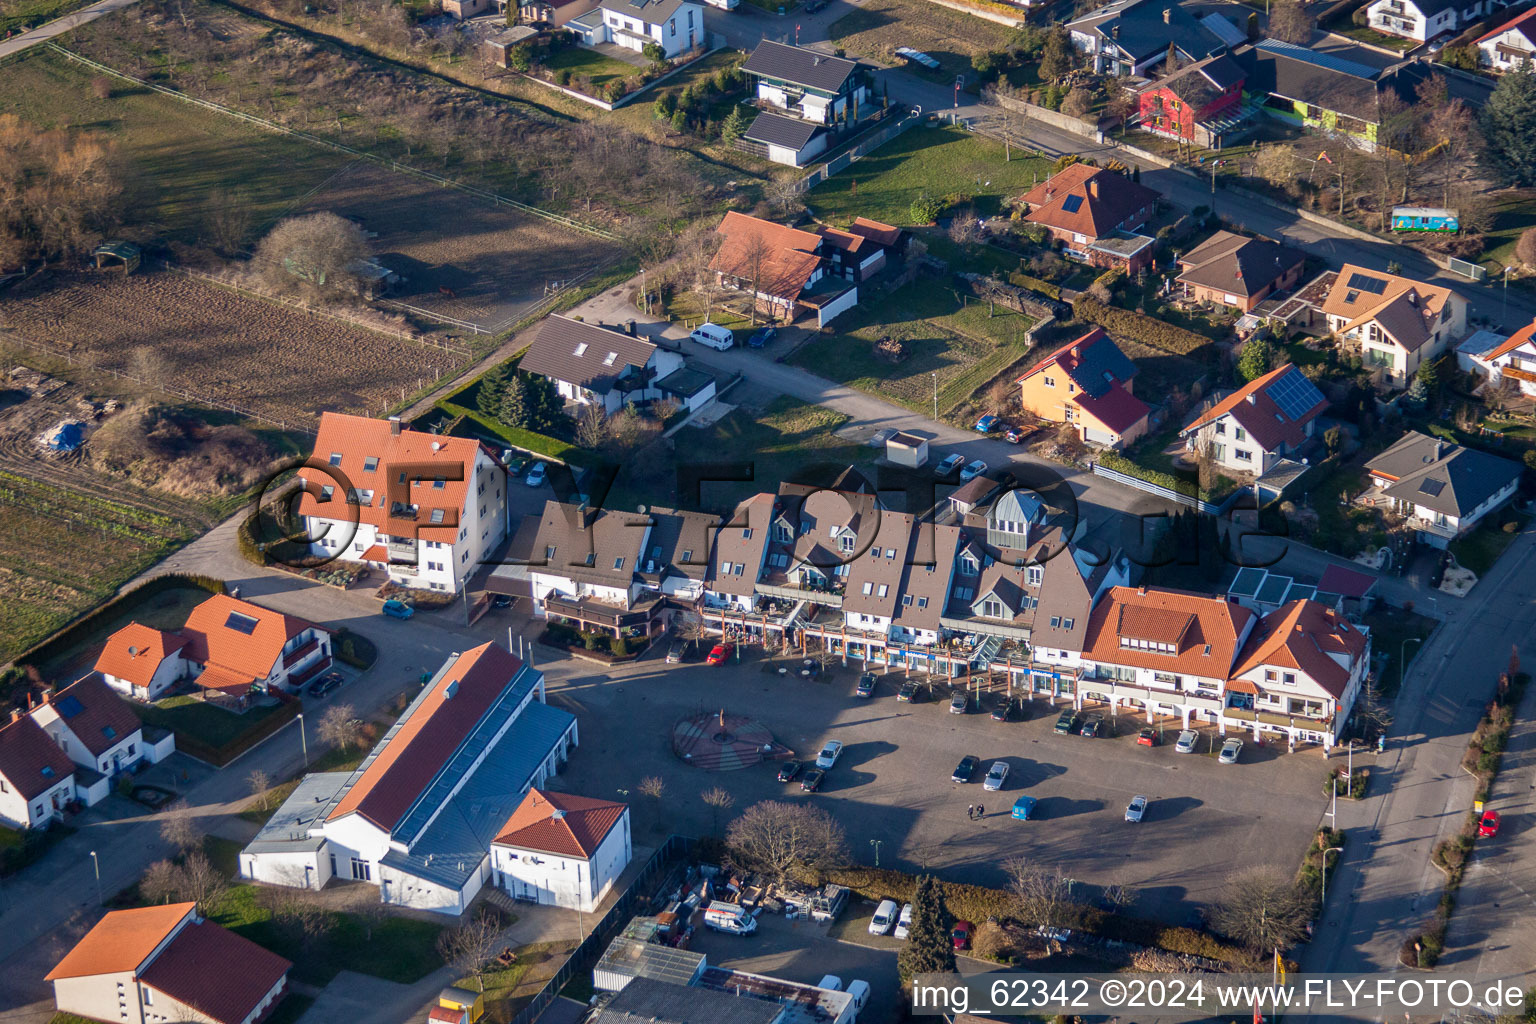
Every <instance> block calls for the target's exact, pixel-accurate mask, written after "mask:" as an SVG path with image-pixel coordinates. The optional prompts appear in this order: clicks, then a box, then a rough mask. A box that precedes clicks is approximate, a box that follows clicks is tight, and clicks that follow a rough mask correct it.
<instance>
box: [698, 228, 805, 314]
mask: <svg viewBox="0 0 1536 1024" xmlns="http://www.w3.org/2000/svg"><path fill="white" fill-rule="evenodd" d="M715 230H716V231H717V232H719V233H720V235H721V237H722V239H723V240H722V241H721V243H720V251H719V252H717V253H715V258H714V259H713V260H711V261H710V263H709V268H710V269H711V270H715V271H719V272H720V273H722V274H726V275H729V276H731V277H735V278H739V279H740V280H743V281H746V282H748V284H751V283H752V282H753V281H754V280H755V281H756V283H757V290H758V291H760V292H762V293H763V294H765V295H773V296H775V297H778V298H782V299H794V298H796V297H798V296H799V294H800V291H801V289H803V288H804V287H805V286H806V284H807V283H808V282H809V281H810V278H811V274H812V272H814V271H815V270H816V267H817V266H818V265H819V264H820V263H821V256H820V255H819V253H820V251H821V236H820V235H813V234H811V233H810V232H809V231H800V230H797V229H795V228H791V227H786V226H785V225H783V224H775V223H773V222H772V221H766V220H760V219H759V218H757V217H748V216H747V215H746V214H744V213H737V212H736V211H735V210H732V211H730V212H729V213H727V214H726V215H725V219H724V220H722V221H721V222H720V226H719V227H717V228H715Z"/></svg>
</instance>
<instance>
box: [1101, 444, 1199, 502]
mask: <svg viewBox="0 0 1536 1024" xmlns="http://www.w3.org/2000/svg"><path fill="white" fill-rule="evenodd" d="M1096 461H1097V462H1098V464H1099V465H1101V466H1103V467H1104V468H1105V469H1113V470H1115V471H1116V472H1117V473H1124V474H1125V475H1126V476H1134V477H1135V478H1136V479H1138V480H1145V481H1146V482H1147V483H1149V484H1157V485H1158V486H1159V487H1166V488H1168V489H1169V490H1170V491H1177V492H1178V493H1179V494H1187V495H1189V496H1190V497H1192V498H1193V497H1199V494H1198V491H1199V488H1198V487H1197V486H1196V485H1195V482H1194V481H1193V480H1180V479H1179V478H1178V477H1176V476H1174V475H1173V474H1172V473H1164V472H1162V471H1161V470H1157V469H1147V468H1146V467H1145V466H1143V465H1141V464H1140V463H1136V462H1132V461H1131V460H1130V459H1128V458H1126V457H1125V456H1124V455H1121V454H1120V453H1119V452H1100V453H1099V454H1098V456H1097V458H1096Z"/></svg>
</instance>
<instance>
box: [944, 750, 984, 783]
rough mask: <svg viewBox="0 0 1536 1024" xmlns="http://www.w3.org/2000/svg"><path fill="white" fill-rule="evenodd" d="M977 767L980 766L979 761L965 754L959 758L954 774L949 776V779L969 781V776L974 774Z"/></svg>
mask: <svg viewBox="0 0 1536 1024" xmlns="http://www.w3.org/2000/svg"><path fill="white" fill-rule="evenodd" d="M979 767H981V761H979V760H978V759H976V758H975V757H973V756H971V755H970V754H966V755H965V756H964V757H962V758H961V759H960V763H959V764H957V765H955V774H953V775H951V776H950V777H949V781H951V782H970V781H971V776H973V775H975V774H976V769H977V768H979Z"/></svg>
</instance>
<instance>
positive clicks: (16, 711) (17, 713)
mask: <svg viewBox="0 0 1536 1024" xmlns="http://www.w3.org/2000/svg"><path fill="white" fill-rule="evenodd" d="M11 721H13V722H19V721H21V708H11Z"/></svg>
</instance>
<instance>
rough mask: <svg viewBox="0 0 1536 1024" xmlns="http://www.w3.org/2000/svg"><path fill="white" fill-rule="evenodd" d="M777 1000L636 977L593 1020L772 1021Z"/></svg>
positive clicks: (669, 1023) (640, 1023)
mask: <svg viewBox="0 0 1536 1024" xmlns="http://www.w3.org/2000/svg"><path fill="white" fill-rule="evenodd" d="M779 1013H780V1007H779V1005H778V1004H777V1003H774V1002H769V1001H767V1000H763V999H752V998H742V997H741V996H736V995H731V994H729V993H726V992H717V991H715V990H713V989H707V988H694V987H692V986H689V985H673V984H670V983H668V982H665V981H655V980H653V979H651V978H636V979H635V980H634V981H632V982H630V983H629V984H628V985H625V986H624V990H623V991H622V992H620V993H619V994H618V995H616V996H614V997H613V1000H612V1001H611V1002H610V1003H609V1004H608V1005H607V1006H605V1007H603V1009H601V1010H599V1011H598V1013H597V1016H596V1017H593V1018H592V1020H591V1022H590V1024H704V1022H706V1021H707V1022H708V1024H773V1021H774V1020H775V1019H776V1018H777V1017H778V1016H779Z"/></svg>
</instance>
